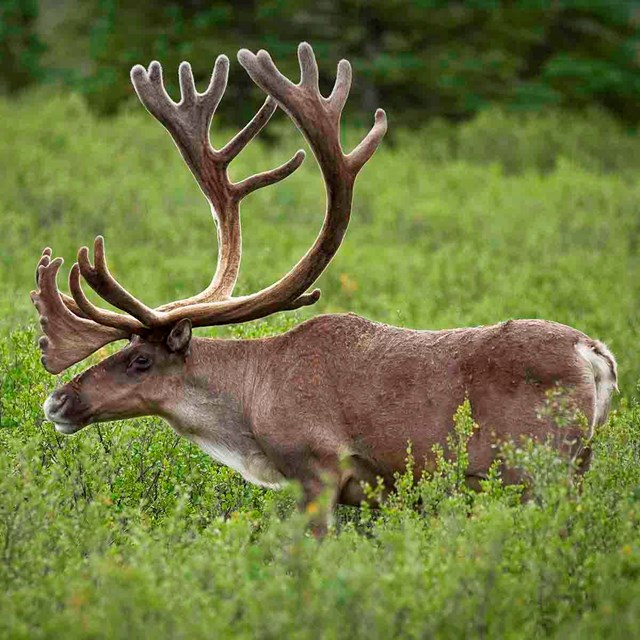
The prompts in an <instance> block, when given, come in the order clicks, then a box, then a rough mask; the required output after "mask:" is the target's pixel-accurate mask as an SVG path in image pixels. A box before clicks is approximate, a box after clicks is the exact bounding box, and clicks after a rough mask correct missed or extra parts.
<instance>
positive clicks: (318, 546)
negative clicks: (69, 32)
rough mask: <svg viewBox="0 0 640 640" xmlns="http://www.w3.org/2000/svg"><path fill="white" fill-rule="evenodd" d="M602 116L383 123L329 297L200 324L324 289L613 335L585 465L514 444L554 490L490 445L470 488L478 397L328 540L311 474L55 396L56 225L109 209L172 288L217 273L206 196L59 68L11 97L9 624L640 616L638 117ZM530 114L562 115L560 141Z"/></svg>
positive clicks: (474, 626)
mask: <svg viewBox="0 0 640 640" xmlns="http://www.w3.org/2000/svg"><path fill="white" fill-rule="evenodd" d="M602 122H603V121H602V120H601V119H600V116H597V115H594V116H593V120H588V119H585V120H583V121H581V123H580V125H579V126H578V125H575V128H573V126H574V125H572V124H571V123H567V121H566V120H564V119H562V118H560V117H559V116H558V117H557V118H556V116H553V117H552V116H549V117H545V118H541V119H539V120H536V119H528V120H526V123H525V124H526V126H525V128H524V130H521V129H520V128H519V127H520V121H519V120H518V119H509V118H504V119H499V118H498V119H497V120H496V127H497V130H499V131H502V133H500V136H502V135H504V136H507V137H508V138H509V139H510V140H519V139H521V140H522V141H523V142H522V143H521V144H519V145H515V147H516V148H510V147H508V146H506V145H505V146H504V147H501V146H499V145H497V146H496V148H495V149H494V151H495V154H493V155H492V153H491V145H490V144H489V141H490V135H491V120H486V121H482V120H480V121H478V122H477V123H475V124H468V125H465V126H464V128H463V129H458V130H455V131H454V130H442V131H441V133H440V134H439V135H440V137H437V136H435V143H434V145H435V146H437V144H440V145H441V146H440V149H441V151H442V155H441V156H439V157H437V156H436V152H433V150H432V151H429V144H430V140H433V139H434V137H433V136H432V135H431V133H429V130H425V131H424V132H422V133H416V134H415V135H414V136H413V138H414V139H413V140H411V139H410V136H408V135H407V134H404V133H403V134H401V135H400V136H398V139H399V140H400V139H402V140H406V144H404V142H403V144H397V145H396V146H393V145H387V146H386V147H384V148H383V149H381V151H380V153H379V154H378V155H377V156H376V157H375V158H374V159H373V160H372V162H371V164H370V165H369V166H368V167H367V168H366V170H365V172H364V173H363V176H362V177H361V179H360V181H359V183H358V188H357V193H356V200H355V207H354V213H353V222H352V228H351V229H350V230H349V234H348V236H347V240H346V242H345V245H344V246H343V247H342V249H341V251H340V253H339V255H338V257H337V258H336V260H335V262H334V263H333V264H332V266H331V267H330V268H329V270H328V272H327V273H326V274H325V275H324V276H323V277H322V278H321V281H320V286H321V287H322V289H323V293H324V295H323V298H322V299H321V302H320V303H319V304H318V308H317V309H307V310H305V312H304V313H299V314H293V315H291V316H288V317H276V318H269V319H266V320H264V321H261V322H255V323H250V324H247V325H245V326H240V327H235V328H227V329H211V330H207V331H205V332H204V333H209V334H212V335H234V336H238V337H258V336H263V335H268V334H272V333H274V332H279V331H283V330H285V329H286V328H288V327H290V326H292V325H294V324H295V323H296V322H298V321H299V320H300V319H302V318H304V317H307V316H308V315H310V314H312V313H315V312H319V311H324V312H328V311H345V310H353V311H357V312H359V313H362V314H364V315H366V316H368V317H370V318H372V319H375V320H380V321H385V322H391V323H394V324H399V325H405V326H415V327H422V328H427V327H428V328H440V327H450V326H456V325H464V324H479V323H489V322H494V321H498V320H504V319H505V318H508V317H527V316H536V317H547V318H551V319H555V320H559V321H562V322H566V323H569V324H572V325H574V326H576V327H578V328H580V329H583V330H585V331H586V332H587V333H589V334H590V335H593V336H594V337H599V338H601V339H604V340H605V341H607V342H608V343H609V345H610V346H611V348H612V350H613V352H614V353H616V354H617V355H618V360H619V365H620V371H621V389H622V391H623V395H622V398H621V399H620V400H618V401H617V408H616V410H615V412H614V414H613V416H612V418H611V420H610V422H609V423H608V424H607V425H606V426H604V427H603V428H602V429H600V430H599V431H598V433H597V434H596V436H595V439H594V442H593V451H594V454H593V464H592V468H591V470H590V471H589V472H588V473H587V474H586V476H585V478H584V481H583V482H582V483H581V485H580V487H577V486H576V485H575V484H573V483H568V482H566V478H567V477H568V476H567V474H565V473H564V470H565V469H566V466H565V467H561V466H560V465H561V464H564V463H563V462H562V461H561V460H559V458H558V456H557V455H556V453H555V451H554V450H553V449H548V448H546V449H545V448H544V447H533V446H531V445H528V444H524V445H521V446H520V450H519V452H516V453H517V455H518V456H520V458H519V459H520V461H521V462H522V463H523V464H524V463H526V464H527V465H528V467H527V470H528V473H529V475H530V477H532V478H534V479H535V478H538V479H540V478H542V479H545V480H544V483H543V482H538V483H537V485H536V486H537V487H538V494H537V495H536V497H537V498H538V499H536V500H532V501H529V502H526V503H522V502H521V501H520V499H519V498H520V489H519V488H517V487H515V488H514V487H504V486H503V485H502V483H501V481H500V470H499V467H497V466H496V467H495V468H494V469H493V470H492V473H491V474H490V475H489V477H488V478H487V479H486V480H484V481H483V483H482V484H483V491H482V492H481V493H474V492H472V491H470V490H469V489H468V488H467V487H466V485H465V484H464V483H463V482H462V478H463V476H464V469H465V467H466V457H465V456H466V442H467V440H468V439H469V438H473V437H474V435H473V433H474V429H473V418H472V410H473V407H470V406H469V405H468V403H467V404H465V405H463V407H461V408H460V410H459V412H458V414H457V417H456V425H457V426H456V430H454V432H453V434H452V436H451V439H450V441H449V442H448V443H447V446H446V447H445V448H444V449H443V450H442V451H441V452H440V453H439V454H438V455H437V457H436V466H435V468H434V469H432V470H431V472H430V473H428V474H425V476H424V477H423V478H421V479H419V481H418V482H415V481H414V478H413V473H412V466H411V465H412V464H415V461H412V460H411V456H409V467H408V470H407V473H405V474H404V475H401V476H399V477H398V484H399V487H400V490H399V492H398V493H397V494H395V495H393V496H392V497H391V498H390V499H389V500H388V501H387V502H386V503H385V504H384V505H383V507H382V508H381V509H379V510H377V511H373V510H367V509H365V510H362V511H358V510H356V509H348V508H344V509H341V511H340V514H339V518H338V521H337V527H336V529H335V530H334V531H333V532H332V533H331V535H330V536H329V537H328V538H327V539H326V540H325V541H324V542H322V543H318V542H317V541H316V540H314V539H313V538H311V537H310V536H309V535H308V533H307V532H306V529H305V521H306V516H305V515H298V514H297V513H296V511H295V509H294V504H295V497H296V496H295V493H296V492H295V488H294V487H292V488H289V489H287V490H285V491H284V492H282V493H275V492H271V491H267V490H264V489H260V488H256V487H252V486H250V485H248V484H247V483H245V482H244V481H242V480H241V479H240V477H239V476H238V475H237V474H235V473H234V472H232V471H230V470H228V469H226V468H223V467H220V466H217V465H215V464H214V463H213V462H212V461H210V460H209V459H208V458H207V457H206V456H205V455H204V454H203V453H202V452H200V451H199V450H198V449H196V448H195V447H194V446H193V445H191V444H189V443H188V442H186V441H184V440H179V439H177V438H176V436H175V435H174V434H173V432H172V431H171V430H170V429H169V428H168V427H167V426H166V425H164V424H163V423H162V421H160V420H158V419H155V418H148V419H147V418H145V419H139V420H131V421H127V422H124V423H120V424H106V425H102V426H100V427H90V428H88V429H86V430H83V431H82V432H80V433H79V434H78V435H77V436H74V437H62V436H60V435H58V434H57V433H56V432H55V431H54V430H53V428H52V427H51V425H50V424H48V423H46V422H45V421H44V418H43V415H42V410H41V403H42V401H43V400H44V398H45V397H46V394H47V393H48V392H49V391H50V390H51V389H52V388H53V386H54V383H55V381H54V379H53V378H52V377H51V376H49V375H48V374H46V372H44V370H43V369H42V367H41V366H40V363H39V354H38V351H37V348H36V346H35V337H36V335H35V334H36V332H35V329H34V324H35V318H34V312H33V309H32V308H31V306H30V303H29V300H28V291H29V289H30V288H31V287H32V286H33V285H32V282H33V269H34V266H35V263H36V261H37V259H38V256H39V254H40V251H41V249H42V247H43V246H45V245H48V244H50V245H53V248H54V250H55V253H56V254H57V255H64V256H65V257H66V258H68V259H71V258H72V257H73V255H74V253H75V251H76V249H77V247H78V246H80V245H82V244H85V243H89V242H90V241H91V240H92V238H93V236H94V235H95V234H97V233H104V234H105V236H106V239H107V244H108V250H109V252H110V256H111V264H112V265H113V270H114V272H115V273H116V275H118V276H119V277H121V278H122V280H123V281H124V282H125V283H126V285H127V286H129V287H130V288H131V289H132V290H133V292H134V293H136V294H139V295H142V296H143V297H144V300H145V301H148V302H149V303H150V304H158V303H161V302H163V301H166V300H169V299H171V298H174V297H176V296H178V295H185V294H190V293H192V292H194V291H195V290H197V289H199V288H202V287H203V286H204V285H205V284H206V283H207V281H208V278H209V277H210V271H211V265H212V262H213V259H214V251H215V247H214V244H215V242H214V239H213V238H214V233H213V224H212V222H211V220H210V219H209V213H208V211H207V207H206V205H205V203H204V202H203V200H202V196H201V194H200V193H199V191H198V189H197V187H196V185H195V183H194V182H193V180H192V178H191V177H190V176H189V174H188V172H187V170H186V169H185V168H184V167H183V166H182V161H181V160H180V158H179V157H178V154H177V153H176V152H175V150H174V149H173V145H172V143H171V141H170V140H169V138H168V137H167V136H166V134H165V133H164V132H163V131H162V130H161V128H160V127H159V126H158V125H157V124H156V123H154V122H153V121H152V120H151V119H150V118H148V117H147V116H145V115H144V114H139V113H136V114H123V115H122V116H120V117H118V118H116V119H114V120H111V121H108V122H100V121H96V120H95V119H94V118H93V117H92V116H91V115H90V113H89V112H88V111H87V109H86V108H85V106H84V104H83V102H82V101H81V100H79V99H77V98H76V97H73V96H72V97H67V98H60V97H59V96H56V95H54V94H47V93H43V92H39V93H36V94H32V95H25V96H24V97H23V98H21V100H20V101H16V102H0V163H2V166H5V167H9V168H10V170H9V171H5V172H2V173H0V237H1V238H2V242H1V243H0V280H1V282H2V289H1V290H0V336H1V339H0V392H1V396H0V421H1V422H0V425H1V426H0V495H1V496H2V498H1V500H0V589H1V590H2V593H3V597H2V598H0V637H10V638H30V639H31V638H59V637H64V638H71V639H73V638H121V637H154V636H156V637H172V638H205V637H207V638H210V637H224V638H228V637H237V638H255V637H262V638H283V637H286V638H289V637H291V638H301V639H304V638H317V637H318V636H319V635H321V636H322V637H325V638H342V637H353V638H360V637H366V638H385V639H386V638H423V637H438V638H460V637H469V638H481V637H491V638H497V637H500V638H502V637H505V638H524V637H536V638H537V637H543V636H557V637H563V638H564V637H580V638H584V637H606V638H616V637H620V638H627V637H631V636H633V635H634V634H635V629H636V623H637V619H638V616H639V615H640V605H639V604H638V603H639V602H640V598H639V597H638V596H640V591H639V587H638V576H639V575H640V574H639V571H640V534H639V533H638V532H639V531H640V527H639V525H640V437H639V436H640V405H638V403H637V402H636V400H634V396H635V395H636V394H635V392H636V388H635V382H636V380H638V379H640V363H639V362H638V359H637V358H636V355H635V354H636V345H637V344H638V322H637V303H638V300H639V299H640V291H639V288H640V277H639V276H640V263H639V262H638V258H637V256H638V242H639V237H640V227H639V226H638V222H637V220H638V216H637V202H638V196H639V195H640V194H639V193H638V186H637V185H636V184H635V182H634V181H632V180H630V177H631V175H632V170H631V167H632V166H633V161H632V160H631V157H632V155H633V153H632V150H633V149H635V145H636V142H635V141H634V140H633V139H626V138H624V137H622V134H620V133H619V132H618V133H616V132H614V130H613V129H612V130H611V132H610V134H609V133H607V130H606V129H603V127H604V125H603V124H602ZM510 123H511V124H510ZM474 127H475V128H474ZM523 131H524V132H523ZM536 131H538V134H539V135H540V136H546V137H547V138H549V139H550V140H553V141H554V142H553V144H552V145H551V146H550V147H549V148H548V149H546V150H545V148H544V145H542V144H538V145H536V144H534V143H535V139H536ZM354 135H355V134H354V132H348V134H347V137H348V138H352V137H354ZM587 135H593V136H595V139H596V140H598V143H597V146H596V144H595V143H594V144H593V145H592V143H591V142H587V141H585V136H587ZM618 135H619V136H621V137H618ZM224 136H225V134H223V133H222V132H220V131H217V130H214V133H213V137H214V139H215V140H216V141H221V140H223V139H224ZM598 136H600V137H598ZM453 138H455V139H456V140H458V141H459V142H456V144H459V145H460V146H459V148H456V147H455V145H450V143H449V142H447V140H450V139H453ZM482 140H485V143H483V144H484V147H482V145H480V141H482ZM436 143H437V144H436ZM529 143H531V145H533V147H532V148H529V147H528V145H529ZM297 144H298V140H294V139H293V137H292V139H291V140H288V141H287V142H286V144H285V142H282V143H280V144H279V145H276V146H273V147H267V146H264V145H262V144H260V143H254V144H253V145H252V146H251V147H250V148H249V149H248V150H247V153H246V154H244V155H243V156H241V157H240V158H239V159H238V162H237V166H235V165H234V166H233V167H232V173H233V175H234V176H243V175H246V174H248V173H249V172H252V171H255V170H258V169H263V168H265V167H268V166H271V165H274V164H277V163H278V162H280V161H281V160H282V159H283V158H284V157H285V156H286V155H287V154H289V153H290V152H291V150H292V149H293V148H294V147H295V146H296V145H297ZM620 145H621V146H620ZM625 145H628V147H625ZM617 147H619V148H621V149H624V152H623V151H620V153H621V154H623V153H624V154H628V158H629V166H626V165H625V164H624V162H623V161H622V160H619V159H616V158H617V156H616V148H617ZM473 148H476V149H477V155H476V156H473V154H472V149H473ZM465 149H466V150H465ZM598 149H599V150H601V155H600V156H598V154H597V153H596V151H597V150H598ZM572 150H573V151H572ZM438 153H439V152H438ZM467 154H468V155H469V159H466V158H465V155H467ZM599 157H600V158H611V159H612V160H611V161H610V162H609V161H606V162H605V161H604V160H603V161H602V162H601V161H600V160H598V158H599ZM625 157H626V155H625ZM616 163H618V164H616ZM306 164H307V165H308V166H306V167H304V168H303V169H302V170H301V171H300V172H299V173H298V174H297V175H296V176H295V177H292V178H290V179H289V180H288V181H287V182H285V183H284V184H283V185H280V186H279V187H278V188H273V189H269V190H266V191H261V192H259V193H258V194H256V195H255V196H253V197H252V198H251V199H249V200H248V201H247V206H246V207H245V209H244V215H243V229H244V237H245V249H246V250H245V262H244V263H243V269H242V279H241V282H240V284H239V290H240V291H241V292H246V291H250V290H252V289H255V288H257V287H259V286H263V285H266V284H268V283H269V282H270V281H271V280H273V279H274V278H276V277H278V276H279V275H280V274H282V273H283V272H284V271H285V270H286V269H287V268H288V267H290V266H291V264H292V263H293V262H294V261H295V260H296V259H297V257H298V256H299V255H301V254H302V252H303V251H304V250H305V249H306V247H307V246H308V245H309V244H310V242H311V241H312V239H313V234H314V233H315V230H316V229H317V228H318V227H319V224H320V217H321V215H322V208H323V205H322V187H321V184H320V179H319V176H318V174H317V171H316V169H315V168H314V167H313V166H312V163H309V162H307V163H306ZM96 358H97V356H94V358H93V360H96ZM84 366H86V364H83V365H77V366H76V367H74V368H73V370H71V371H69V372H66V373H65V374H64V375H63V376H62V379H68V378H69V377H71V376H72V375H74V373H77V372H78V371H80V370H82V368H83V367H84ZM560 418H562V415H560ZM514 455H515V454H514ZM558 469H562V470H563V474H561V475H559V474H558V473H557V471H558ZM373 490H374V491H375V488H374V489H373Z"/></svg>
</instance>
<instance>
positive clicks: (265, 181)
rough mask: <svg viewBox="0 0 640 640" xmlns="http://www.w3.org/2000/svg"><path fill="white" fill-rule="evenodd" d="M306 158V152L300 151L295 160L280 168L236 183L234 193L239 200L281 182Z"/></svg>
mask: <svg viewBox="0 0 640 640" xmlns="http://www.w3.org/2000/svg"><path fill="white" fill-rule="evenodd" d="M305 157H306V154H305V152H304V151H303V150H302V149H298V151H296V153H295V155H294V156H293V158H291V159H290V160H287V162H285V163H284V164H281V165H280V166H279V167H276V168H275V169H270V170H269V171H263V172H262V173H256V174H255V175H253V176H250V177H249V178H245V179H244V180H242V181H240V182H236V183H235V184H234V185H233V189H234V192H235V193H236V194H237V195H238V197H239V198H244V197H245V196H247V195H249V194H250V193H251V192H253V191H255V190H256V189H261V188H262V187H267V186H269V185H272V184H275V183H276V182H280V181H281V180H284V179H285V178H286V177H287V176H290V175H291V174H292V173H293V172H294V171H295V170H296V169H297V168H298V167H299V166H300V165H301V164H302V163H303V162H304V159H305Z"/></svg>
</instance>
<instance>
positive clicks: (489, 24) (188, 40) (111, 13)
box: [0, 0, 640, 125]
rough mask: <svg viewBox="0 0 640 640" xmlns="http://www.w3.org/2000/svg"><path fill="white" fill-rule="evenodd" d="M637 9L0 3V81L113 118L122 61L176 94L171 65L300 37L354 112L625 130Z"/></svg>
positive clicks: (403, 118) (354, 0)
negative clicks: (563, 119) (524, 114)
mask: <svg viewBox="0 0 640 640" xmlns="http://www.w3.org/2000/svg"><path fill="white" fill-rule="evenodd" d="M639 16H640V3H639V2H637V1H634V0H625V1H623V2H611V1H610V0H538V1H533V0H519V1H516V2H502V1H500V0H476V1H469V2H448V1H446V2H445V1H440V0H416V1H414V2H408V1H407V0H319V1H318V2H314V3H308V2H301V1H300V0H265V1H260V2H258V1H257V0H234V1H227V2H210V1H209V0H192V1H190V2H182V3H180V2H167V1H162V2H151V1H150V0H140V1H138V2H119V1H118V0H86V1H83V2H78V1H77V0H62V1H60V0H56V1H55V2H53V1H52V0H5V1H4V2H3V3H2V4H1V5H0V86H2V85H4V87H5V89H6V90H8V91H15V90H18V89H21V88H23V87H24V86H25V85H27V84H29V83H31V82H36V81H45V82H50V83H61V84H63V85H65V86H67V87H71V88H74V89H75V90H77V91H80V92H81V93H83V94H84V95H86V96H87V98H88V100H89V103H90V104H91V105H92V107H93V108H95V109H96V110H98V111H99V112H101V113H112V112H114V111H115V110H116V109H117V108H119V107H120V106H122V104H124V103H126V101H127V99H128V98H130V97H131V95H132V91H131V88H130V86H129V83H128V78H127V75H126V73H124V72H123V71H124V70H125V69H128V68H130V67H131V66H132V65H133V64H135V63H143V64H147V63H148V62H149V61H150V60H152V59H154V58H155V59H158V60H160V61H161V62H162V63H163V64H164V65H165V69H166V72H167V76H168V78H169V84H170V86H171V87H172V89H173V90H175V88H176V83H175V73H174V70H175V69H176V68H177V65H178V64H179V62H180V61H181V60H183V59H188V60H190V61H191V62H192V64H193V66H194V69H195V71H196V76H197V78H198V79H199V80H200V81H202V82H205V81H206V78H207V77H208V75H209V73H210V70H211V67H212V62H213V59H214V57H215V56H216V55H217V54H218V53H223V52H224V53H227V54H228V55H230V56H231V57H232V58H233V56H235V52H236V51H237V49H238V48H239V47H240V46H245V47H249V48H253V49H258V48H261V47H262V48H267V49H268V50H269V51H270V52H271V53H272V54H273V55H274V56H275V58H276V60H277V61H278V62H281V63H282V65H283V67H284V69H285V70H287V71H293V70H294V68H295V61H294V59H293V56H292V53H293V52H294V49H295V46H296V44H297V43H298V42H299V41H301V40H308V41H310V42H311V43H312V44H313V45H314V47H315V50H316V53H317V55H318V58H319V59H320V61H321V63H322V69H323V74H324V75H323V78H322V81H323V82H325V83H328V82H329V81H330V80H331V73H332V72H333V68H334V65H335V63H336V62H337V61H338V59H339V58H341V57H347V58H349V59H350V60H351V61H352V62H353V65H354V68H355V70H356V74H357V82H356V85H355V87H354V91H353V95H354V100H352V102H351V114H350V115H351V117H355V118H357V119H362V118H366V119H367V120H368V118H369V117H370V115H369V114H370V113H371V112H372V111H373V109H375V108H376V107H378V106H379V105H380V104H384V105H385V107H386V108H387V109H388V110H389V113H390V116H391V118H392V122H394V121H397V122H403V123H409V124H419V123H422V122H424V121H425V120H426V119H428V118H431V117H433V116H442V117H446V118H448V119H453V120H460V119H464V118H468V117H469V116H471V115H473V114H474V113H476V112H478V111H480V110H483V109H485V108H487V107H489V106H491V105H496V104H500V105H503V106H505V107H507V108H509V109H512V110H529V111H531V110H533V111H536V110H544V109H547V108H549V107H569V108H571V109H581V108H584V107H585V106H588V105H592V104H597V105H600V106H601V107H603V108H606V109H608V110H610V111H612V112H613V113H614V114H615V115H616V116H618V117H619V118H621V119H622V120H623V121H624V122H625V123H627V124H628V125H636V124H637V121H638V115H639V110H638V108H637V104H638V98H639V97H640V78H639V77H638V68H639V55H638V42H639V40H638V36H639V32H638V25H639V24H640V19H639ZM233 65H234V66H233V67H232V74H233V78H234V84H233V87H232V88H231V89H230V92H229V97H230V99H231V100H232V101H233V102H234V103H235V104H236V109H234V111H233V118H234V119H240V118H244V117H246V116H247V115H248V110H249V107H248V105H247V100H246V98H247V95H248V94H252V93H254V90H253V88H252V86H251V84H250V82H248V81H247V80H246V79H245V78H244V74H242V73H239V67H238V65H237V64H236V63H235V60H234V61H233ZM238 76H239V77H238ZM327 86H328V84H327Z"/></svg>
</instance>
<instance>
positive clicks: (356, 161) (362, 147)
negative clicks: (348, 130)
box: [346, 109, 387, 173]
mask: <svg viewBox="0 0 640 640" xmlns="http://www.w3.org/2000/svg"><path fill="white" fill-rule="evenodd" d="M385 133H387V115H386V114H385V112H384V111H383V110H382V109H378V110H377V111H376V115H375V121H374V125H373V127H371V130H370V131H369V133H368V134H367V135H366V136H365V137H364V139H363V140H362V142H360V144H359V145H358V146H357V147H356V148H355V149H354V150H353V151H352V152H351V153H350V154H349V155H347V158H346V159H347V162H348V163H349V166H350V167H351V170H352V171H353V172H354V173H358V171H360V169H362V167H363V166H364V164H365V163H366V162H367V160H369V158H371V156H372V155H373V154H374V153H375V152H376V149H377V148H378V145H379V144H380V142H382V138H384V134H385Z"/></svg>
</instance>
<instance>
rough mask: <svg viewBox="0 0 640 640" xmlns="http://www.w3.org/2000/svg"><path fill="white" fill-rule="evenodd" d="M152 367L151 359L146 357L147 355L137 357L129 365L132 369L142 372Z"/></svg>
mask: <svg viewBox="0 0 640 640" xmlns="http://www.w3.org/2000/svg"><path fill="white" fill-rule="evenodd" d="M150 366H151V358H149V356H145V355H142V354H141V355H139V356H136V357H135V358H134V359H133V360H132V361H131V362H130V363H129V368H130V369H132V368H133V369H138V370H142V369H148V368H149V367H150Z"/></svg>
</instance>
